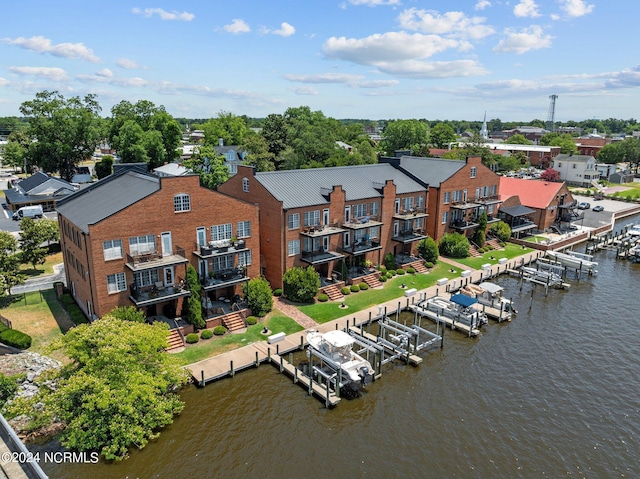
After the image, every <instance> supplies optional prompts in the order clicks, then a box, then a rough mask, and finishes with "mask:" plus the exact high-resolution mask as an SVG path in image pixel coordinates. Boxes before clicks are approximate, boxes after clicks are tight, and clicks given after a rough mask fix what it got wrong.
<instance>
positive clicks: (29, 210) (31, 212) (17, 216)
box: [11, 205, 43, 221]
mask: <svg viewBox="0 0 640 479" xmlns="http://www.w3.org/2000/svg"><path fill="white" fill-rule="evenodd" d="M42 216H43V212H42V205H35V206H23V207H22V208H20V209H19V210H17V211H16V212H15V213H13V216H12V217H11V218H12V219H14V220H16V221H17V220H21V219H22V218H42Z"/></svg>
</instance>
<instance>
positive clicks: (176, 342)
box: [167, 329, 184, 351]
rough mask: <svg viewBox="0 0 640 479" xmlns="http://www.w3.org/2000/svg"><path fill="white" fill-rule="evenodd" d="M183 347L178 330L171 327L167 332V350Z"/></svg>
mask: <svg viewBox="0 0 640 479" xmlns="http://www.w3.org/2000/svg"><path fill="white" fill-rule="evenodd" d="M183 347H184V341H183V340H182V336H181V335H180V333H179V332H178V330H177V329H172V330H171V331H170V332H169V346H168V347H167V351H171V350H172V349H178V348H183Z"/></svg>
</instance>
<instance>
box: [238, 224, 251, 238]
mask: <svg viewBox="0 0 640 479" xmlns="http://www.w3.org/2000/svg"><path fill="white" fill-rule="evenodd" d="M249 236H251V221H238V238H248V237H249Z"/></svg>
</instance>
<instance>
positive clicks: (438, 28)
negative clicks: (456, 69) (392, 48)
mask: <svg viewBox="0 0 640 479" xmlns="http://www.w3.org/2000/svg"><path fill="white" fill-rule="evenodd" d="M485 20H486V19H485V18H483V17H467V16H466V15H465V14H464V13H463V12H446V13H444V14H442V15H441V14H439V13H438V12H435V11H433V10H418V9H417V8H410V9H408V10H405V11H403V12H402V13H401V14H400V15H398V21H399V23H400V27H402V28H404V29H407V30H415V31H419V32H422V33H433V34H436V35H450V36H453V37H462V38H473V39H480V38H484V37H486V36H488V35H491V34H493V33H495V30H494V29H493V28H492V27H490V26H488V25H484V22H485Z"/></svg>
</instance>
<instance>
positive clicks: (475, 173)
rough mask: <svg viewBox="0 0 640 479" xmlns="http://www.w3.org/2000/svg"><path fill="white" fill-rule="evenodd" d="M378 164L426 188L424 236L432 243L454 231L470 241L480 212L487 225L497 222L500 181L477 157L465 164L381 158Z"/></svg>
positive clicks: (469, 159) (422, 159)
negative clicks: (393, 168) (384, 164)
mask: <svg viewBox="0 0 640 479" xmlns="http://www.w3.org/2000/svg"><path fill="white" fill-rule="evenodd" d="M380 161H382V162H385V163H389V164H391V165H393V166H394V167H396V168H398V169H399V170H401V171H403V172H405V173H406V174H408V175H410V176H411V177H412V178H415V179H416V180H418V181H420V182H422V183H423V184H424V185H429V204H428V211H427V213H428V218H427V230H426V232H427V234H428V235H429V236H431V237H432V238H434V239H435V240H440V238H442V236H443V235H444V234H445V233H451V232H454V231H455V232H458V233H461V234H464V235H466V236H468V237H471V236H472V235H473V233H475V231H476V230H477V228H478V217H479V216H480V214H481V213H482V212H486V213H487V216H488V220H489V225H491V224H492V223H494V222H497V221H499V219H498V218H497V216H496V213H497V209H498V207H499V205H500V200H499V198H498V190H499V185H500V177H499V176H498V175H496V174H495V173H494V172H493V171H491V170H490V169H489V168H487V167H486V166H484V165H483V164H482V158H480V157H479V156H477V157H468V158H467V159H466V161H459V160H444V159H440V158H421V157H415V156H400V157H397V158H394V157H383V158H381V160H380Z"/></svg>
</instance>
